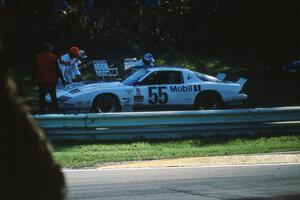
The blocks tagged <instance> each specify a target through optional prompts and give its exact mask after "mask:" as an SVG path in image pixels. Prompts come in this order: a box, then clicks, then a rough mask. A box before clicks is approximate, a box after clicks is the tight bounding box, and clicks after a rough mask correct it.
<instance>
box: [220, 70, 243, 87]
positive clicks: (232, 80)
mask: <svg viewBox="0 0 300 200" xmlns="http://www.w3.org/2000/svg"><path fill="white" fill-rule="evenodd" d="M216 78H217V79H219V80H221V81H230V82H233V83H237V84H239V85H241V86H244V85H245V83H246V82H247V79H245V78H239V79H238V80H236V78H234V77H230V76H228V75H227V74H224V73H218V74H217V76H216Z"/></svg>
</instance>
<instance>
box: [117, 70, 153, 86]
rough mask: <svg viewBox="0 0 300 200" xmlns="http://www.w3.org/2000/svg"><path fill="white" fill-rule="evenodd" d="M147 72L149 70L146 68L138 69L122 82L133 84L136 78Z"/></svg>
mask: <svg viewBox="0 0 300 200" xmlns="http://www.w3.org/2000/svg"><path fill="white" fill-rule="evenodd" d="M148 72H149V70H147V69H140V70H138V71H136V72H134V73H133V74H131V75H130V76H128V77H127V78H126V79H125V80H123V81H122V83H123V84H124V85H133V84H134V83H136V82H137V81H138V80H140V79H141V78H142V77H143V76H145V75H146V74H147V73H148Z"/></svg>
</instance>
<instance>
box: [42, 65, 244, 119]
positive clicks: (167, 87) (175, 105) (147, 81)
mask: <svg viewBox="0 0 300 200" xmlns="http://www.w3.org/2000/svg"><path fill="white" fill-rule="evenodd" d="M224 77H225V75H223V74H219V75H218V76H217V77H213V76H209V75H205V74H201V73H198V72H195V71H191V70H188V69H184V68H181V67H163V66H156V67H151V68H141V69H139V70H137V71H135V72H133V73H132V74H131V75H129V76H128V77H127V78H125V79H124V80H123V81H120V82H103V81H98V82H97V81H96V82H79V83H74V84H71V85H68V86H66V87H65V88H60V89H58V90H57V97H58V103H59V108H60V109H61V110H63V111H65V112H69V111H70V112H100V113H105V112H121V111H147V110H148V111H149V110H151V111H153V110H186V109H199V110H200V109H203V110H208V109H218V108H223V107H225V106H230V105H234V104H235V105H236V104H241V103H242V102H244V101H245V100H246V99H247V95H246V94H244V93H243V92H242V88H243V85H244V84H245V82H246V80H245V79H242V78H241V79H239V80H238V81H237V82H229V81H224V80H223V79H224ZM46 99H47V101H50V97H49V95H48V96H47V97H46Z"/></svg>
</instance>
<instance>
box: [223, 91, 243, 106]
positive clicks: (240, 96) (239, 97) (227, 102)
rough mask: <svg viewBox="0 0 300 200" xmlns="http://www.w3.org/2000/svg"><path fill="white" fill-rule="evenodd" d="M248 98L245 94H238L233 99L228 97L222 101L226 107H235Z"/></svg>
mask: <svg viewBox="0 0 300 200" xmlns="http://www.w3.org/2000/svg"><path fill="white" fill-rule="evenodd" d="M247 98H248V96H247V95H246V94H238V95H236V96H234V97H230V98H227V99H224V101H223V102H224V104H225V105H226V106H235V105H241V104H243V103H244V102H245V101H246V100H247Z"/></svg>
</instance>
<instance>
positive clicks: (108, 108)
mask: <svg viewBox="0 0 300 200" xmlns="http://www.w3.org/2000/svg"><path fill="white" fill-rule="evenodd" d="M119 107H120V106H119V104H118V102H117V101H116V99H115V98H114V97H113V96H110V95H101V96H98V97H96V99H95V101H94V103H93V111H94V112H97V113H111V112H118V111H119V110H120V109H119Z"/></svg>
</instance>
